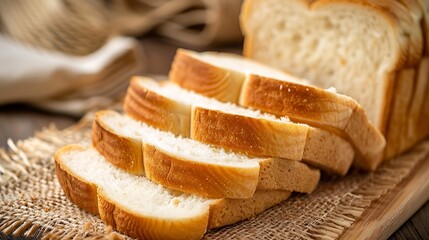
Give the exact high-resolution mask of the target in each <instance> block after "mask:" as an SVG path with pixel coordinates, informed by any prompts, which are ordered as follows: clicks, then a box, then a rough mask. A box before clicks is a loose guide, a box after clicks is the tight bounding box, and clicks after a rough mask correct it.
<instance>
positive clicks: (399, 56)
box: [241, 0, 423, 129]
mask: <svg viewBox="0 0 429 240" xmlns="http://www.w3.org/2000/svg"><path fill="white" fill-rule="evenodd" d="M286 2H287V4H285V3H286ZM403 2H405V1H403ZM408 2H410V1H408ZM415 17H418V15H415ZM369 19H370V20H369ZM241 27H242V30H243V32H244V35H245V39H246V40H245V45H244V55H245V56H247V57H250V58H253V59H256V60H258V61H261V62H264V63H266V64H269V65H271V66H275V67H277V68H279V69H283V70H286V71H290V72H292V73H293V74H295V75H297V76H300V77H303V78H306V79H308V80H310V81H311V82H312V83H315V84H316V85H318V86H322V87H325V88H327V87H331V86H333V87H335V88H336V89H337V90H338V91H339V92H341V93H344V94H347V95H349V96H351V97H353V98H354V99H356V100H357V101H358V102H359V103H360V104H361V105H362V106H363V108H364V109H365V110H366V111H367V113H368V116H369V119H370V120H371V122H372V123H373V124H374V125H375V126H377V127H379V128H380V129H384V126H385V124H386V123H387V116H388V114H389V111H388V108H389V106H390V101H391V97H392V88H393V84H394V78H395V76H394V75H395V71H396V70H398V69H400V68H402V67H404V66H413V65H415V64H416V63H418V61H419V60H420V58H421V53H422V49H423V39H422V34H421V29H420V20H417V19H413V16H412V10H410V9H408V7H407V6H406V5H404V4H403V3H402V2H401V1H373V0H363V1H353V0H345V1H344V0H317V1H301V0H293V1H284V0H268V1H260V0H249V1H245V3H244V4H243V8H242V15H241ZM362 36H365V38H362ZM267 39H269V41H268V42H267V41H266V40H267ZM280 49H281V50H280ZM374 49H377V50H374Z"/></svg>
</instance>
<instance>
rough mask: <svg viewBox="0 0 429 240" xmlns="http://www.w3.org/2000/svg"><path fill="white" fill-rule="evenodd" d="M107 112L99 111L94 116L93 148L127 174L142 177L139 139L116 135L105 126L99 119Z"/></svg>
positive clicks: (142, 169) (142, 167)
mask: <svg viewBox="0 0 429 240" xmlns="http://www.w3.org/2000/svg"><path fill="white" fill-rule="evenodd" d="M108 113H109V111H100V112H97V113H96V115H95V119H94V123H93V125H92V144H93V146H94V147H95V148H96V149H97V150H98V151H99V152H100V153H101V154H102V155H103V156H104V157H105V158H106V159H107V160H108V161H109V162H110V163H112V164H113V165H115V166H117V167H118V168H121V169H124V170H125V171H127V172H130V173H133V174H137V175H143V174H144V166H143V151H142V144H141V141H140V140H139V139H132V138H129V137H124V136H120V135H118V133H116V132H115V131H113V130H112V129H110V128H109V127H108V126H106V125H105V124H104V123H103V121H102V120H101V117H102V116H103V115H104V114H108Z"/></svg>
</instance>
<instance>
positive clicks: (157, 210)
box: [54, 145, 290, 239]
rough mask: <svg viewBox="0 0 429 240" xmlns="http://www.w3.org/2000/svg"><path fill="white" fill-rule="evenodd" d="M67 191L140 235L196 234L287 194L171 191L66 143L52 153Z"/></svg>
mask: <svg viewBox="0 0 429 240" xmlns="http://www.w3.org/2000/svg"><path fill="white" fill-rule="evenodd" d="M54 158H55V167H56V173H57V177H58V180H59V183H60V185H61V187H62V188H63V190H64V192H65V194H66V196H67V197H68V198H69V199H70V200H71V201H72V202H73V203H75V204H76V205H78V206H79V207H81V208H83V209H84V210H86V211H88V212H90V213H93V214H99V215H100V218H101V219H102V221H103V222H104V223H106V224H107V225H110V226H112V227H113V228H115V229H116V230H118V231H119V232H122V233H124V234H127V235H129V236H130V237H133V238H140V239H200V238H201V237H202V236H203V235H204V233H205V232H206V231H207V230H208V229H211V228H216V227H221V226H224V225H228V224H232V223H235V222H238V221H240V220H244V219H247V218H250V217H253V216H255V215H257V214H258V213H261V212H262V211H264V210H266V209H267V208H270V207H272V206H274V205H276V204H278V203H280V202H281V201H283V200H285V199H287V198H288V197H289V195H290V192H287V191H258V192H256V193H255V195H254V196H253V197H251V198H248V199H225V198H222V199H207V198H203V197H200V196H197V195H192V194H187V193H183V192H179V191H174V190H170V189H168V188H165V187H163V186H161V185H158V184H156V183H154V182H152V181H150V180H148V179H146V178H145V177H142V176H135V175H131V174H128V173H126V172H124V171H122V170H120V169H118V168H115V167H114V166H112V165H111V164H110V163H108V162H107V161H106V160H105V159H104V158H103V156H102V155H100V154H99V153H98V152H97V151H96V150H95V149H91V148H85V147H83V146H81V145H68V146H65V147H63V148H61V149H60V150H58V151H57V152H56V154H55V157H54Z"/></svg>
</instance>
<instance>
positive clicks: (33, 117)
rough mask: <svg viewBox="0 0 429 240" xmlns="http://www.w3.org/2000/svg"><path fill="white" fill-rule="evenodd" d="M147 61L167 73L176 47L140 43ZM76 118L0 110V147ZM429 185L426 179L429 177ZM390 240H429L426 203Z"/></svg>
mask: <svg viewBox="0 0 429 240" xmlns="http://www.w3.org/2000/svg"><path fill="white" fill-rule="evenodd" d="M141 42H142V44H143V46H144V47H145V51H146V55H147V57H148V58H149V59H151V61H148V66H147V74H162V75H165V74H166V73H167V72H168V69H169V66H170V64H171V61H172V59H173V56H174V52H175V50H176V48H177V45H175V44H171V43H168V42H164V41H163V40H160V39H158V38H153V37H151V38H145V39H141ZM218 49H219V50H221V51H228V52H236V53H239V52H240V47H239V45H238V46H229V47H223V48H218ZM77 120H78V118H75V117H70V116H66V115H59V114H55V113H49V112H45V111H42V110H39V109H35V108H33V107H31V106H28V105H25V104H10V105H4V106H0V147H3V148H6V147H7V140H8V139H11V140H13V141H16V140H19V139H25V138H28V137H30V136H32V135H33V134H34V132H35V131H37V130H39V129H41V128H42V127H44V126H47V125H48V124H50V123H54V124H55V125H56V126H57V127H58V128H60V129H62V128H65V127H67V126H70V125H72V124H73V123H75V122H76V121H77ZM428 181H429V176H428ZM389 239H400V240H402V239H404V240H405V239H429V202H426V204H425V205H423V206H422V207H421V208H420V209H419V210H418V211H417V212H416V213H415V214H414V215H413V216H412V217H411V218H410V219H409V220H408V221H406V222H405V223H404V224H403V225H402V226H401V227H400V228H399V229H398V230H397V231H396V232H395V233H394V234H393V235H392V236H391V237H390V238H389Z"/></svg>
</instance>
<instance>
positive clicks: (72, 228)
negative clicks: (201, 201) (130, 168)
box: [0, 115, 429, 239]
mask: <svg viewBox="0 0 429 240" xmlns="http://www.w3.org/2000/svg"><path fill="white" fill-rule="evenodd" d="M91 122H92V115H87V116H86V117H85V118H83V119H82V120H81V122H79V123H78V124H76V125H74V126H72V127H70V128H68V129H65V130H61V131H60V130H58V129H56V128H55V127H54V126H50V127H48V128H46V129H44V130H42V131H40V132H38V133H36V135H35V136H34V137H32V138H30V139H27V140H24V141H19V142H17V143H16V144H15V143H13V142H12V141H9V146H10V150H8V151H5V150H0V184H1V187H0V232H3V233H1V234H3V235H0V237H1V236H4V234H14V235H16V236H33V237H36V238H42V239H51V238H55V239H81V238H93V239H105V238H109V237H123V238H126V237H125V236H123V235H120V234H119V233H115V232H112V230H111V229H110V228H109V227H106V226H105V225H104V224H103V223H102V222H101V220H99V218H98V217H97V216H94V215H91V214H89V213H87V212H85V211H83V210H80V209H79V208H78V207H76V206H75V205H73V204H72V203H71V202H70V201H69V200H68V199H67V198H66V196H65V195H64V193H63V191H62V189H61V187H60V185H59V183H58V182H57V179H56V175H55V170H54V164H53V158H52V155H53V153H54V152H55V151H56V150H57V149H58V148H59V147H60V146H63V145H65V144H69V143H84V144H85V143H86V144H88V143H89V134H90V129H91ZM428 152H429V141H426V142H423V143H421V144H420V145H418V146H417V147H415V148H414V149H413V150H412V151H410V152H409V153H406V154H404V155H402V156H401V157H398V158H396V159H393V160H391V161H389V162H388V163H386V164H384V165H383V166H382V167H381V168H380V169H379V170H378V171H376V172H375V173H371V174H365V173H360V172H357V171H354V172H352V173H350V174H349V175H348V176H347V177H345V178H332V177H324V179H323V180H322V181H321V183H320V185H319V187H318V188H317V190H316V191H315V192H314V193H313V194H310V195H301V194H295V195H293V196H292V197H290V198H289V199H288V200H286V201H284V202H283V203H281V204H279V205H277V206H275V207H273V208H271V209H269V210H267V211H265V212H264V213H262V214H260V215H259V216H257V217H255V218H253V219H251V220H248V221H243V222H240V223H237V224H234V225H231V226H228V227H223V228H220V229H216V230H212V231H209V232H208V233H207V234H206V235H205V238H206V239H319V238H322V239H335V238H337V237H338V236H340V235H341V234H342V233H343V232H344V231H345V230H346V229H347V228H348V227H349V226H350V225H351V224H352V223H353V222H355V221H356V220H357V219H358V218H359V217H360V216H361V214H362V213H363V212H364V211H365V209H366V208H368V207H369V206H370V204H371V202H372V201H374V200H376V199H378V198H379V197H381V196H383V195H384V194H386V193H388V192H389V190H390V189H392V188H394V187H395V186H396V185H397V184H399V183H400V182H401V181H402V180H403V179H404V178H406V177H407V176H408V175H409V174H410V172H411V171H412V170H413V169H414V167H416V165H417V164H418V163H419V162H420V161H422V160H424V159H426V158H427V155H428Z"/></svg>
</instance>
